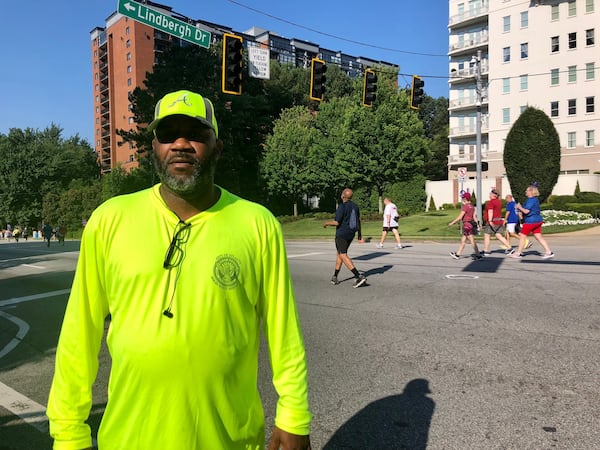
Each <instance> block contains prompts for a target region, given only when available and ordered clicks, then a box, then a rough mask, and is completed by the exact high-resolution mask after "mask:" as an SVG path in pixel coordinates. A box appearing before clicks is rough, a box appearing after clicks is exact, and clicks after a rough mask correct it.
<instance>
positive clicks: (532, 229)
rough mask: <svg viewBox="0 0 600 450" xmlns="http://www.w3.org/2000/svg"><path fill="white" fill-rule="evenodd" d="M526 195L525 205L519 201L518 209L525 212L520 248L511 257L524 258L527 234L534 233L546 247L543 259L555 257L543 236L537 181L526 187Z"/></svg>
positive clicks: (520, 235) (522, 212)
mask: <svg viewBox="0 0 600 450" xmlns="http://www.w3.org/2000/svg"><path fill="white" fill-rule="evenodd" d="M525 195H526V196H527V200H526V201H525V204H524V205H521V204H520V203H517V211H519V212H521V214H523V225H522V226H521V232H520V233H519V248H518V249H517V251H516V252H514V253H513V254H512V255H510V257H511V258H515V259H521V258H523V253H522V252H523V248H524V247H525V246H526V241H527V236H529V235H530V234H532V233H533V237H534V238H535V239H536V240H537V241H538V242H539V243H540V245H541V246H542V247H543V248H544V251H545V253H544V254H543V255H542V258H543V259H548V258H554V253H552V251H551V250H550V247H549V246H548V243H547V242H546V239H544V238H543V237H542V224H543V223H544V219H543V218H542V214H541V210H540V201H539V200H538V197H539V196H540V191H539V190H538V184H537V182H535V181H534V182H533V183H531V186H529V187H528V188H527V189H525Z"/></svg>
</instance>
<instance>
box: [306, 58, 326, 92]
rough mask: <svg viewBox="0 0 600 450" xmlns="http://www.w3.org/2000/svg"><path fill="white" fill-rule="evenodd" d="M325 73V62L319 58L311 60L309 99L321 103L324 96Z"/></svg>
mask: <svg viewBox="0 0 600 450" xmlns="http://www.w3.org/2000/svg"><path fill="white" fill-rule="evenodd" d="M325 72H327V66H326V65H325V61H323V60H322V59H319V58H313V59H312V60H311V62H310V99H311V100H317V101H319V102H320V101H321V100H323V95H324V94H325V81H326V80H327V78H326V77H325Z"/></svg>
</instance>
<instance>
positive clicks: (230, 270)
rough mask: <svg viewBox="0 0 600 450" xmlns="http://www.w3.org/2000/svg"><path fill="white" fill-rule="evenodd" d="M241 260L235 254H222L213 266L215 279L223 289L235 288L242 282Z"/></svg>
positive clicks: (213, 277)
mask: <svg viewBox="0 0 600 450" xmlns="http://www.w3.org/2000/svg"><path fill="white" fill-rule="evenodd" d="M240 268H241V265H240V261H239V260H238V259H237V258H236V257H235V256H233V255H220V256H218V257H217V260H216V261H215V265H214V266H213V276H212V279H213V281H214V282H215V283H216V284H217V285H219V286H220V287H221V288H223V289H234V288H236V287H237V286H238V285H239V284H240V280H239V276H240Z"/></svg>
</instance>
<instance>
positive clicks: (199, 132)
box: [154, 125, 210, 144]
mask: <svg viewBox="0 0 600 450" xmlns="http://www.w3.org/2000/svg"><path fill="white" fill-rule="evenodd" d="M209 130H210V128H208V127H206V128H199V127H198V126H195V127H171V126H162V127H161V126H160V125H159V126H158V127H157V128H155V129H154V137H155V138H156V140H157V141H158V142H160V143H161V144H171V143H173V142H175V141H176V140H177V139H179V138H184V139H185V140H187V141H190V142H192V141H194V142H206V141H207V140H208V139H209V136H210V134H209V132H208V131H209Z"/></svg>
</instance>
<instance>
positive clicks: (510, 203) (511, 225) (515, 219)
mask: <svg viewBox="0 0 600 450" xmlns="http://www.w3.org/2000/svg"><path fill="white" fill-rule="evenodd" d="M505 199H506V213H505V214H504V225H505V227H506V236H505V237H506V240H507V241H508V243H509V245H510V238H511V236H512V237H515V238H517V239H519V233H520V232H521V223H520V222H521V220H520V218H519V213H518V212H517V202H515V199H514V198H513V196H512V195H510V194H508V195H507V196H506V197H505ZM532 245H533V243H532V242H529V239H525V247H524V248H525V249H528V248H530V247H531V246H532ZM511 247H512V246H511Z"/></svg>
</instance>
